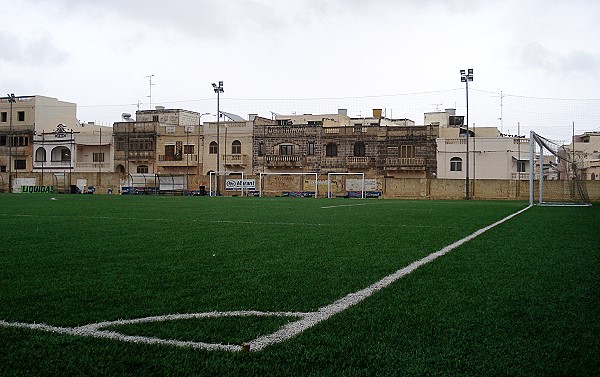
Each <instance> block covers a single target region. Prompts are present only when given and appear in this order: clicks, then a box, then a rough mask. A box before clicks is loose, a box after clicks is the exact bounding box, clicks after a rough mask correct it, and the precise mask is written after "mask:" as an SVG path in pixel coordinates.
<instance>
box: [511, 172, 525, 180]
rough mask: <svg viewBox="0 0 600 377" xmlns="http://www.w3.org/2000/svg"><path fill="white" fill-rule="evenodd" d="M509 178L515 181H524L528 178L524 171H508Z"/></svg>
mask: <svg viewBox="0 0 600 377" xmlns="http://www.w3.org/2000/svg"><path fill="white" fill-rule="evenodd" d="M510 179H514V180H516V181H526V180H528V179H529V173H528V172H527V173H524V172H512V173H510Z"/></svg>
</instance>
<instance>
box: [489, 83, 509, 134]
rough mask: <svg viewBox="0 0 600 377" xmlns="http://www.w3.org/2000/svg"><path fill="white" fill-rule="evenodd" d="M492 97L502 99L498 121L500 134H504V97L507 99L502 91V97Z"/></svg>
mask: <svg viewBox="0 0 600 377" xmlns="http://www.w3.org/2000/svg"><path fill="white" fill-rule="evenodd" d="M492 97H500V118H498V120H499V121H500V133H502V134H503V133H504V113H503V107H504V103H503V100H504V97H506V96H505V95H504V94H503V93H502V91H500V96H492Z"/></svg>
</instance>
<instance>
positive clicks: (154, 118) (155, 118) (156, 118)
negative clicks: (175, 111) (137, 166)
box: [146, 115, 158, 168]
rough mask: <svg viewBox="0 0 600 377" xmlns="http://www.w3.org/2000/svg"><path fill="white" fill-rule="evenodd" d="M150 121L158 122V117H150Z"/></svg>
mask: <svg viewBox="0 0 600 377" xmlns="http://www.w3.org/2000/svg"><path fill="white" fill-rule="evenodd" d="M152 121H153V122H158V115H152ZM146 168H148V167H146Z"/></svg>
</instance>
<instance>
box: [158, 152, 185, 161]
mask: <svg viewBox="0 0 600 377" xmlns="http://www.w3.org/2000/svg"><path fill="white" fill-rule="evenodd" d="M184 160H185V158H184V157H183V156H182V155H180V154H159V155H158V161H184Z"/></svg>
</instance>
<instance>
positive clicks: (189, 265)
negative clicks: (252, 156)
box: [0, 194, 600, 376]
mask: <svg viewBox="0 0 600 377" xmlns="http://www.w3.org/2000/svg"><path fill="white" fill-rule="evenodd" d="M599 208H600V206H599V205H597V204H596V205H594V206H592V207H535V206H534V207H531V208H528V207H527V204H526V203H525V202H497V201H490V202H486V201H402V200H382V199H366V200H363V199H314V198H238V197H234V198H227V197H217V198H214V197H212V198H211V197H169V196H117V195H114V196H111V195H56V196H50V195H43V194H40V195H33V194H32V195H25V194H23V195H14V194H13V195H0V237H1V242H2V247H1V248H0V375H212V376H215V375H250V376H253V375H311V376H320V375H336V376H337V375H415V376H417V375H498V374H503V375H548V374H551V375H598V374H600V362H599V361H598V360H599V358H598V354H599V353H600V340H599V337H600V325H599V323H598V318H600V210H599Z"/></svg>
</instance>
